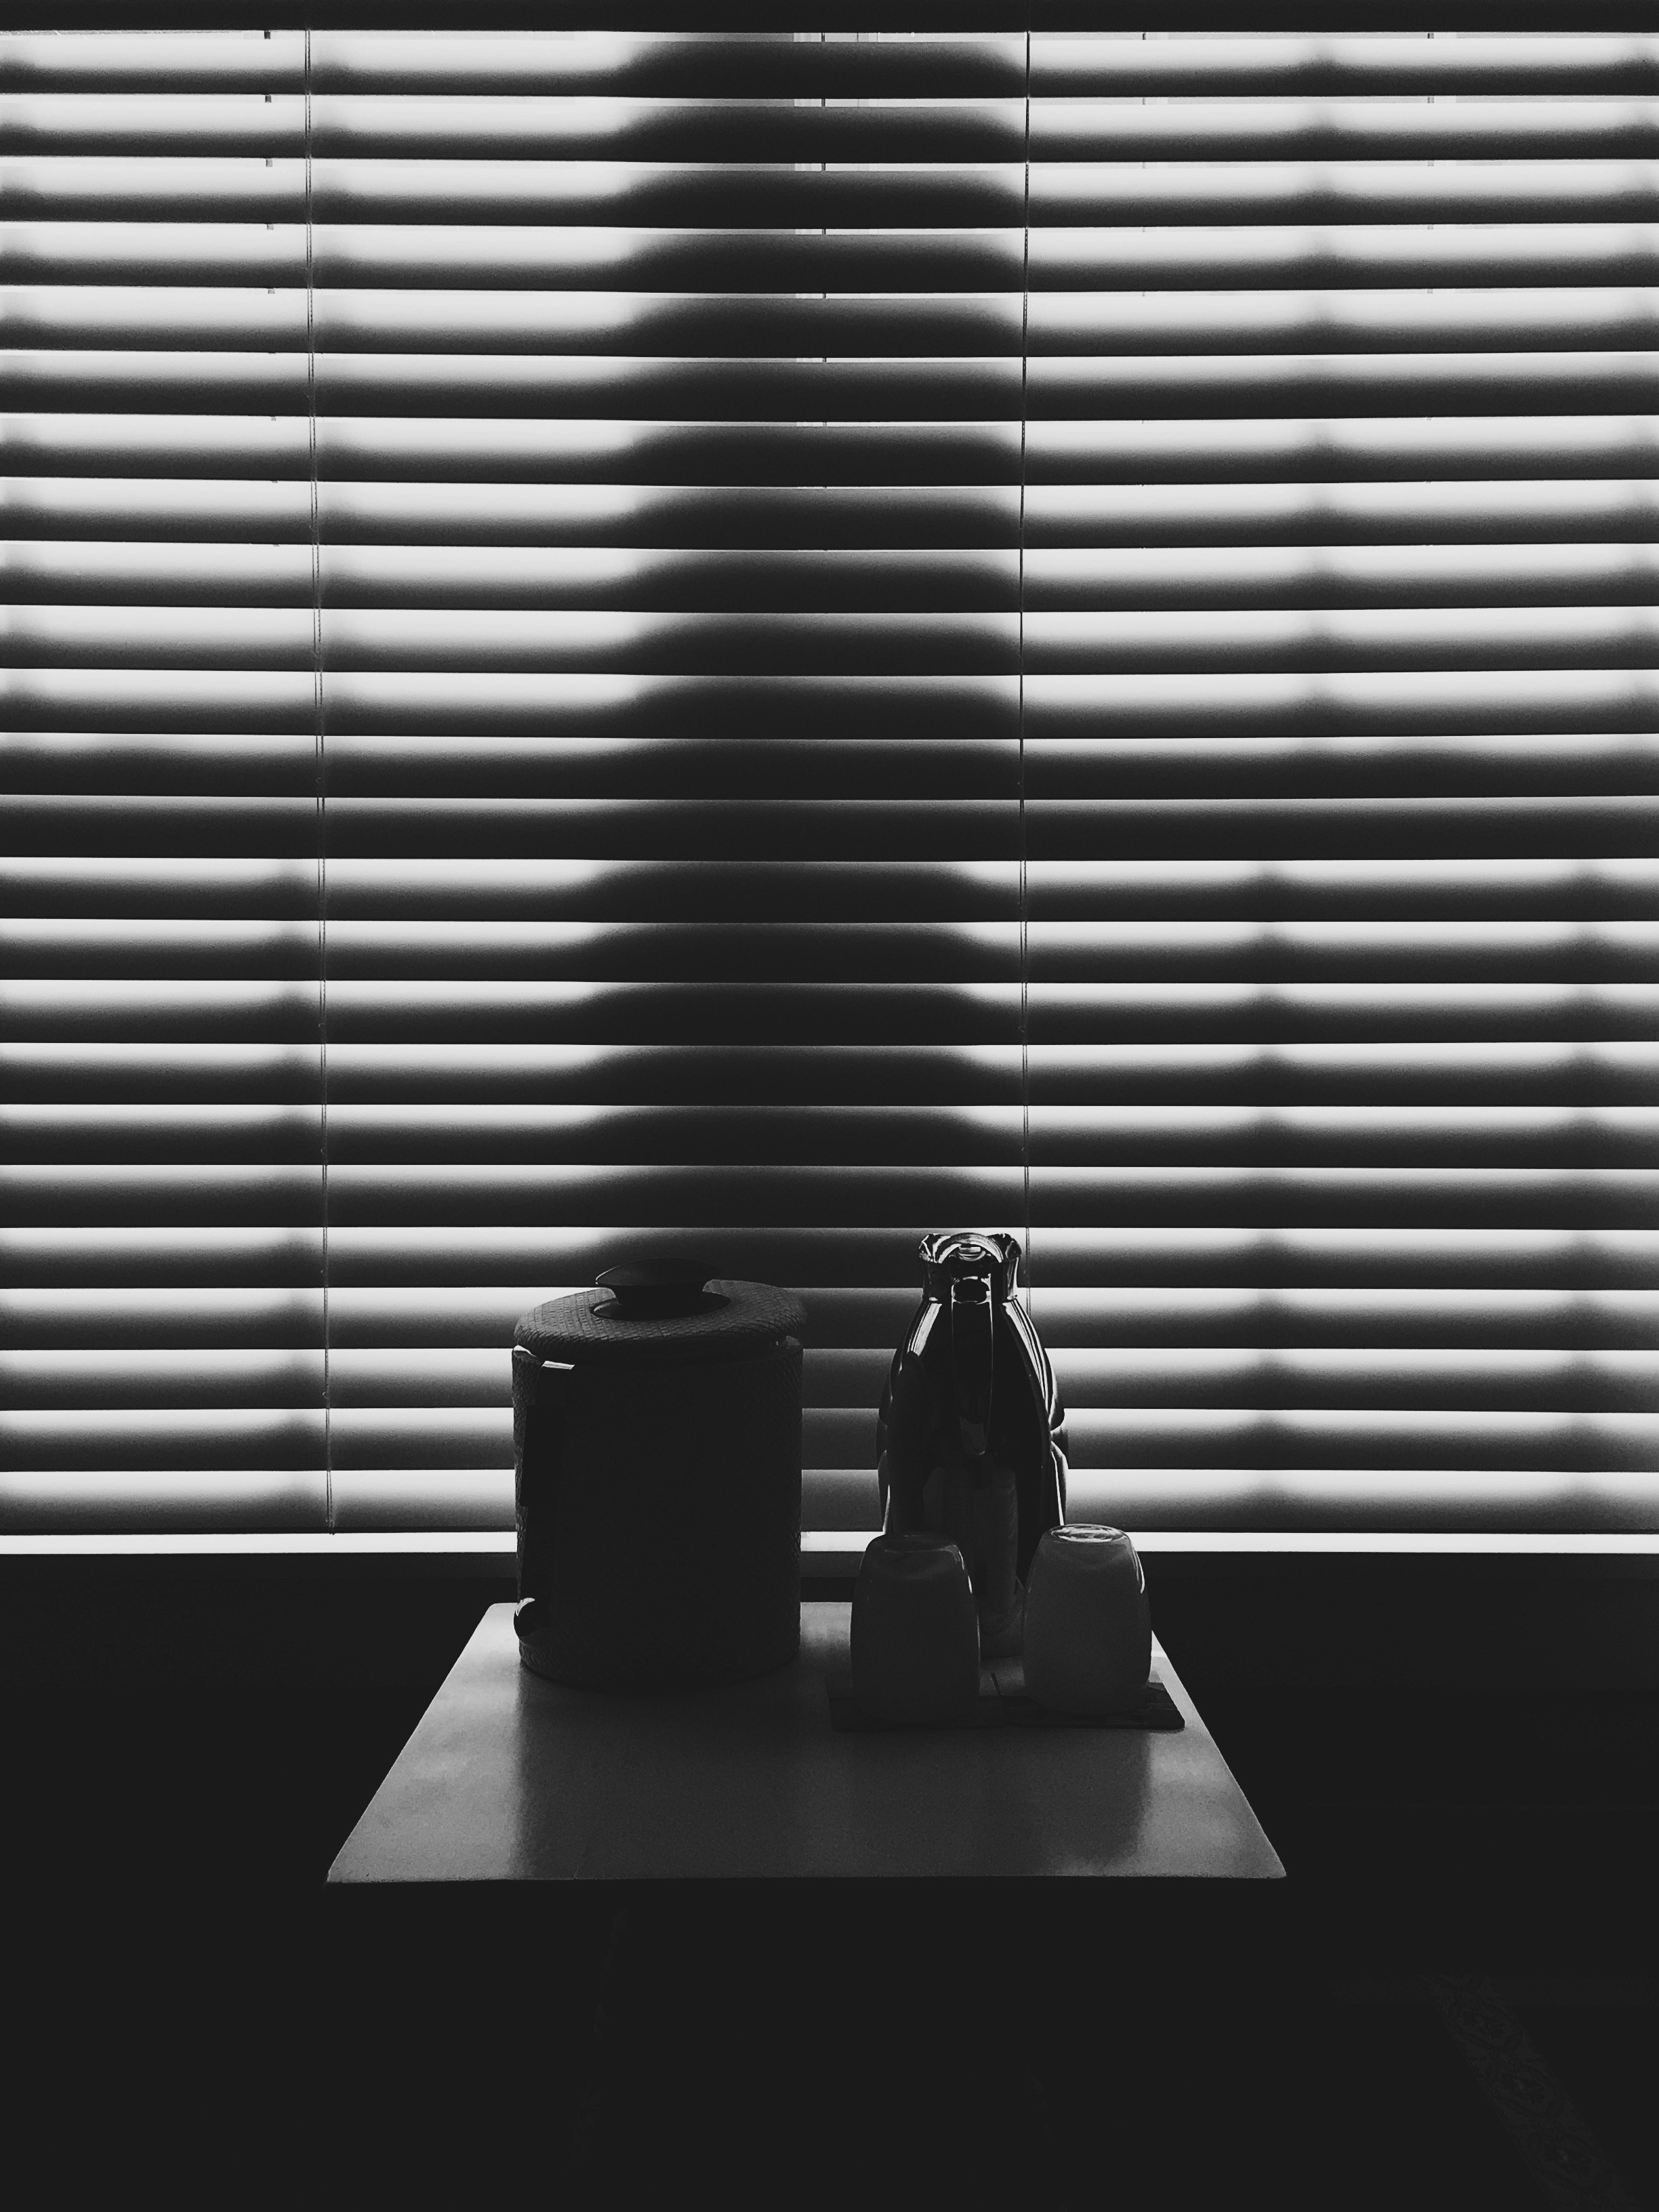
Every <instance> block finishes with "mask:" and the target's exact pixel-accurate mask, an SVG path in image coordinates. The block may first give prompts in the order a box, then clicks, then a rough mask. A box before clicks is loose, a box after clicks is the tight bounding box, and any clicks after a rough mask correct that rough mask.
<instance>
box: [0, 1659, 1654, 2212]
mask: <svg viewBox="0 0 1659 2212" xmlns="http://www.w3.org/2000/svg"><path fill="white" fill-rule="evenodd" d="M1189 1686H1190V1687H1191V1688H1192V1689H1193V1691H1194V1696H1195V1697H1196V1698H1197V1699H1198V1701H1199V1704H1200V1709H1201V1710H1202V1711H1204V1713H1205V1716H1206V1719H1207V1720H1208V1721H1209V1723H1210V1724H1211V1726H1212V1729H1213V1731H1214V1733H1215V1735H1216V1736H1217V1738H1218V1741H1219V1742H1220V1744H1221V1746H1222V1748H1223V1750H1224V1752H1225V1754H1226V1755H1227V1757H1228V1759H1229V1760H1230V1762H1231V1765H1232V1766H1233V1769H1234V1771H1235V1772H1236V1773H1237V1777H1238V1778H1239V1780H1240V1782H1241V1783H1242V1784H1243V1787H1244V1788H1245V1790H1246V1791H1247V1793H1248V1794H1249V1796H1250V1799H1251V1802H1253V1804H1254V1805H1255V1808H1256V1810H1257V1812H1258V1814H1260V1816H1261V1820H1262V1822H1263V1824H1264V1826H1266V1827H1267V1832H1268V1833H1269V1834H1270V1835H1271V1837H1272V1838H1273V1841H1274V1843H1275V1844H1276V1845H1277V1847H1278V1849H1279V1853H1280V1856H1281V1857H1282V1858H1283V1860H1284V1862H1285V1866H1286V1868H1287V1869H1288V1872H1289V1875H1290V1880H1289V1881H1287V1882H1286V1883H1285V1885H1283V1886H1282V1887H1279V1886H1275V1895H1274V1897H1273V1901H1272V1905H1271V1908H1270V1909H1269V1910H1268V1911H1267V1913H1266V1917H1259V1918H1257V1919H1255V1920H1253V1921H1250V1922H1248V1923H1237V1924H1235V1923H1231V1922H1230V1923H1227V1924H1225V1925H1222V1924H1220V1923H1215V1924H1209V1923H1206V1924H1205V1925H1204V1926H1203V1927H1202V1928H1200V1929H1198V1931H1197V1932H1196V1934H1194V1930H1193V1923H1192V1916H1191V1911H1190V1909H1189V1905H1185V1904H1183V1903H1182V1900H1180V1899H1177V1900H1176V1907H1175V1908H1173V1909H1172V1908H1171V1907H1170V1904H1169V1901H1168V1900H1167V1899H1154V1898H1151V1897H1148V1898H1145V1899H1143V1898H1142V1897H1140V1896H1139V1895H1135V1896H1131V1897H1128V1898H1123V1897H1118V1896H1109V1897H1107V1898H1105V1899H1090V1900H1085V1901H1082V1902H1079V1900H1078V1899H1076V1898H1075V1897H1072V1896H1066V1895H1062V1894H1060V1891H1059V1890H1058V1889H1057V1890H1056V1892H1055V1893H1054V1894H1053V1895H1050V1896H1046V1897H1039V1898H1037V1899H1026V1900H1024V1901H1022V1902H1020V1903H1019V1904H1018V1906H1015V1905H1011V1904H1010V1902H1009V1901H1008V1900H1007V1899H1006V1898H1002V1897H985V1896H981V1895H979V1894H977V1893H971V1892H963V1893H954V1892H953V1893H951V1894H950V1895H949V1896H948V1897H945V1898H936V1899H931V1900H929V1901H928V1902H927V1905H925V1906H921V1907H919V1906H918V1904H917V1901H916V1899H915V1895H914V1893H906V1894H903V1895H894V1894H890V1893H885V1892H883V1893H874V1892H872V1893H867V1894H866V1893H860V1894H859V1896H858V1897H857V1898H856V1899H853V1900H851V1901H847V1900H843V1901H842V1902H840V1903H839V1904H836V1903H826V1902H825V1901H824V1900H823V1899H810V1898H806V1897H804V1896H802V1895H801V1894H800V1893H793V1894H788V1895H779V1894H769V1893H763V1894H761V1895H759V1896H744V1897H739V1898H732V1897H721V1898H712V1899H711V1898H710V1897H709V1896H708V1894H707V1893H689V1894H674V1895H666V1894H665V1895H660V1896H659V1895H654V1894H653V1895H652V1896H649V1897H647V1898H645V1899H640V1898H639V1897H637V1896H636V1897H635V1898H634V1899H630V1900H627V1901H626V1902H623V1901H622V1900H619V1899H615V1898H613V1897H611V1896H607V1895H605V1894H602V1893H596V1894H592V1895H584V1896H581V1897H577V1898H571V1897H566V1896H562V1895H559V1896H554V1897H551V1898H542V1897H539V1896H538V1897H534V1898H532V1899H528V1900H525V1899H513V1898H510V1897H508V1898H500V1897H492V1896H489V1895H476V1896H475V1895H471V1894H470V1893H459V1894H452V1895H447V1896H446V1897H445V1898H443V1899H441V1900H438V1901H437V1908H438V1909H437V1914H436V1917H435V1908H434V1906H433V1905H432V1904H431V1903H430V1902H428V1903H427V1904H425V1905H422V1904H420V1903H419V1901H418V1900H410V1899H402V1900H393V1901H392V1909H391V1910H388V1911H375V1912H374V1913H366V1912H365V1911H363V1910H362V1907H363V1905H364V1904H365V1903H366V1902H367V1903H368V1904H376V1903H379V1902H381V1901H380V1900H374V1899H369V1900H363V1899H354V1898H351V1897H343V1896H340V1895H326V1896H325V1894H324V1893H323V1888H322V1883H323V1876H324V1875H325V1871H326V1869H327V1866H328V1863H329V1862H330V1860H331V1857H332V1856H333V1854H334V1852H335V1850H337V1847H338V1845H339V1844H340V1843H341V1841H342V1840H343V1838H344V1836H345V1834H346V1833H347V1832H348V1830H349V1828H350V1826H352V1824H353V1822H354V1820H355V1819H356V1815H357V1814H358V1813H359V1812H360V1811H361V1810H362V1807H363V1805H364V1803H365V1802H367V1800H368V1797H369V1796H370V1795H371V1794H372V1792H373V1790H374V1786H375V1784H376V1783H377V1782H378V1781H379V1779H380V1776H381V1774H382V1773H383V1772H384V1771H385V1769H386V1766H387V1765H389V1764H390V1762H391V1760H392V1758H393V1757H394V1756H395V1754H396V1753H397V1751H398V1747H400V1745H401V1744H402V1742H403V1741H404V1738H405V1736H406V1735H407V1734H408V1733H409V1731H410V1729H411V1728H412V1726H413V1724H414V1723H415V1721H416V1719H417V1718H418V1717H419V1714H420V1712H421V1711H422V1709H423V1707H424V1705H425V1703H426V1700H427V1697H428V1690H427V1688H426V1687H421V1688H417V1689H410V1690H408V1691H398V1692H369V1691H362V1690H357V1691H332V1692H323V1691H315V1690H313V1691H300V1690H285V1691H273V1690H252V1691H238V1692H234V1693H230V1692H223V1693H210V1692H204V1691H200V1690H197V1691H191V1692H183V1691H179V1690H177V1689H174V1690H169V1691H166V1692H159V1691H158V1692H149V1693H148V1694H143V1695H137V1694H134V1695H131V1696H129V1697H125V1698H122V1697H118V1696H114V1695H106V1694H102V1693H99V1694H96V1695H93V1694H89V1693H86V1692H77V1693H76V1695H74V1696H73V1697H59V1698H57V1699H47V1698H46V1697H44V1696H42V1695H41V1694H40V1693H39V1692H18V1691H9V1692H4V1693H3V1698H4V1703H3V1705H0V1713H3V1723H4V1728H3V1748H4V1770H3V1771H4V1774H5V1815H4V1819H5V1831H6V1874H7V1881H6V1885H5V1895H6V1897H7V1899H8V1900H9V1904H8V1917H9V1929H10V1933H9V1939H8V1942H7V1944H6V1957H7V1960H8V1968H7V1974H6V1985H7V1998H6V2003H7V2011H8V2015H9V2020H10V2021H11V2023H12V2029H13V2038H14V2040H15V2044H16V2047H17V2048H18V2049H19V2051H21V2055H22V2060H23V2063H22V2065H21V2068H19V2069H14V2071H13V2072H12V2073H11V2075H9V2087H10V2089H11V2092H12V2098H11V2110H12V2112H13V2114H14V2116H15V2117H14V2118H13V2119H12V2120H10V2121H9V2123H8V2124H9V2126H10V2127H11V2128H12V2129H13V2130H14V2135H15V2131H16V2130H17V2129H18V2128H19V2127H21V2130H22V2132H23V2134H24V2136H27V2133H28V2131H29V2130H30V2129H31V2127H34V2128H37V2129H38V2130H40V2135H41V2138H42V2140H43V2141H46V2142H50V2144H51V2145H52V2148H53V2151H54V2154H55V2155H56V2157H57V2158H58V2160H59V2162H60V2166H61V2169H62V2171H63V2172H64V2177H65V2186H66V2187H68V2186H69V2184H70V2181H71V2180H72V2179H73V2177H74V2176H75V2175H76V2174H77V2173H81V2174H82V2175H83V2176H89V2175H90V2174H91V2172H92V2171H93V2168H94V2166H104V2167H106V2170H121V2171H124V2172H126V2173H127V2174H128V2176H129V2178H130V2179H131V2180H132V2181H133V2182H134V2183H135V2184H136V2182H137V2179H138V2178H139V2177H141V2176H143V2175H146V2174H149V2175H151V2176H160V2177H162V2178H164V2179H166V2180H167V2182H168V2184H169V2185H170V2186H171V2187H172V2189H173V2191H174V2193H175V2194H182V2195H184V2196H185V2197H189V2196H191V2195H192V2194H194V2193H197V2191H198V2190H199V2191H200V2192H202V2193H204V2194H207V2195H210V2196H213V2197H222V2194H223V2190H224V2186H225V2185H226V2181H225V2178H226V2176H227V2175H228V2174H236V2175H240V2176H242V2177H243V2178H244V2179H246V2180H247V2181H249V2182H250V2183H251V2182H252V2181H254V2180H261V2181H263V2180H267V2179H269V2180H274V2179H276V2177H277V2176H279V2175H281V2174H282V2173H283V2172H290V2173H291V2174H293V2175H295V2176H296V2177H298V2176H304V2175H307V2174H308V2175H309V2176H310V2177H311V2180H310V2183H309V2184H308V2185H307V2186H308V2188H309V2190H310V2191H311V2193H321V2194H322V2195H323V2196H324V2197H325V2199H326V2198H327V2197H328V2194H329V2191H328V2189H327V2188H326V2187H325V2186H324V2185H323V2183H322V2181H321V2179H319V2177H320V2176H321V2175H322V2174H324V2173H325V2172H326V2173H328V2174H332V2175H337V2176H338V2177H339V2178H340V2183H341V2186H342V2187H343V2189H346V2190H349V2191H350V2192H351V2193H362V2191H373V2193H374V2195H376V2196H377V2197H378V2196H379V2195H380V2194H381V2193H382V2192H383V2191H385V2190H386V2188H387V2187H388V2186H389V2185H391V2184H392V2180H393V2179H394V2178H396V2177H402V2178H403V2179H405V2180H407V2179H419V2180H421V2181H422V2182H426V2181H430V2182H433V2183H434V2184H439V2183H445V2185H446V2186H447V2185H448V2184H447V2182H446V2179H445V2178H446V2177H449V2178H450V2179H451V2180H453V2186H454V2188H455V2189H456V2190H457V2191H459V2188H460V2187H461V2186H462V2185H464V2184H465V2185H466V2186H467V2193H468V2194H469V2196H471V2195H475V2194H476V2193H477V2191H476V2187H475V2186H474V2184H476V2183H477V2181H478V2180H479V2179H480V2177H483V2178H486V2179H489V2178H493V2179H494V2180H495V2181H498V2182H499V2183H500V2184H501V2186H503V2187H504V2188H510V2189H511V2190H512V2191H513V2195H514V2197H530V2198H533V2200H534V2201H535V2202H536V2203H538V2204H540V2203H590V2202H591V2203H604V2202H616V2203H629V2202H632V2201H641V2200H642V2198H643V2197H645V2195H646V2194H647V2193H649V2194H650V2196H651V2197H653V2200H654V2198H655V2197H657V2196H658V2195H659V2194H660V2193H661V2190H662V2188H663V2186H664V2185H666V2187H667V2190H668V2191H669V2197H668V2201H670V2202H672V2201H674V2199H675V2197H677V2196H678V2195H679V2194H687V2193H689V2192H690V2189H691V2187H692V2186H693V2185H696V2187H697V2189H698V2191H699V2193H700V2194H701V2193H704V2191H706V2189H707V2187H708V2185H710V2184H712V2185H714V2186H716V2187H718V2189H719V2190H720V2194H721V2196H722V2197H723V2199H724V2200H725V2201H726V2202H727V2203H741V2202H751V2201H752V2202H755V2203H795V2202H799V2201H802V2200H805V2201H809V2202H811V2201H817V2199H819V2198H820V2197H823V2198H825V2199H827V2198H829V2197H840V2196H842V2195H843V2194H845V2192H846V2191H847V2190H848V2189H855V2190H856V2191H857V2193H858V2194H859V2195H860V2196H861V2197H864V2198H866V2199H871V2200H873V2201H876V2202H881V2201H883V2199H884V2197H887V2196H888V2195H889V2193H891V2194H892V2195H893V2196H894V2197H897V2196H898V2195H899V2194H901V2193H903V2194H906V2195H908V2197H909V2198H910V2201H912V2202H913V2203H916V2204H917V2205H918V2206H932V2205H933V2204H936V2203H945V2202H946V2201H948V2200H953V2199H957V2198H958V2197H961V2198H963V2200H964V2201H971V2202H972V2203H975V2204H979V2203H987V2204H1004V2203H1006V2204H1009V2205H1031V2206H1036V2207H1042V2208H1045V2212H1046V2209H1047V2208H1070V2207H1075V2208H1082V2207H1084V2206H1085V2205H1086V2206H1090V2207H1093V2206H1097V2205H1106V2204H1109V2203H1120V2202H1121V2203H1125V2204H1128V2203H1135V2204H1138V2205H1147V2206H1176V2207H1179V2206H1182V2205H1185V2204H1188V2203H1191V2204H1194V2205H1203V2206H1205V2207H1206V2208H1207V2207H1209V2206H1210V2205H1212V2204H1214V2203H1243V2202H1245V2201H1246V2200H1247V2199H1248V2200H1249V2201H1250V2202H1252V2203H1254V2202H1263V2203H1268V2202H1271V2203H1273V2204H1275V2205H1279V2206H1289V2205H1297V2206H1300V2205H1304V2204H1305V2205H1308V2206H1314V2205H1318V2206H1320V2207H1322V2208H1325V2207H1341V2208H1347V2207H1355V2208H1359V2207H1366V2208H1368V2207H1371V2206H1376V2207H1378V2208H1381V2207H1385V2206H1386V2207H1389V2208H1390V2212H1394V2208H1408V2212H1437V2208H1440V2207H1447V2208H1450V2207H1453V2206H1455V2207H1458V2208H1459V2212H1463V2209H1464V2208H1469V2207H1476V2208H1479V2207H1482V2206H1498V2207H1501V2206H1507V2205H1514V2206H1516V2207H1517V2208H1523V2207H1537V2206H1555V2205H1580V2204H1583V2205H1604V2206H1611V2207H1613V2208H1614V2212H1617V2208H1618V2207H1620V2206H1621V2205H1630V2204H1654V2205H1659V2128H1656V2124H1655V2112H1656V2109H1659V2092H1656V2088H1655V2084H1656V2081H1659V2066H1656V2060H1659V2036H1656V2021H1659V2015H1656V2011H1655V2009H1654V1994H1655V1990H1656V1987H1659V1968H1656V1950H1659V1903H1656V1899H1659V1884H1656V1880H1655V1869H1656V1868H1659V1696H1656V1695H1654V1694H1652V1693H1645V1694H1642V1695H1634V1694H1631V1695H1626V1694H1617V1695H1606V1694H1598V1693H1588V1692H1575V1693H1572V1694H1571V1695H1563V1696H1560V1697H1558V1698H1550V1697H1540V1696H1536V1695H1520V1694H1504V1695H1498V1694H1486V1695H1480V1694H1476V1693H1468V1694H1462V1695H1455V1696H1454V1695H1446V1694H1440V1693H1436V1694H1432V1695H1431V1694H1428V1693H1422V1694H1412V1693H1407V1694H1403V1695H1402V1694H1401V1693H1399V1692H1371V1693H1360V1692H1340V1693H1339V1692H1331V1693H1322V1694H1314V1693H1309V1692H1295V1693H1291V1692H1273V1693H1271V1694H1269V1693H1261V1692H1252V1693H1249V1694H1245V1693H1239V1692H1232V1693H1229V1692H1227V1691H1226V1690H1225V1688H1224V1687H1223V1686H1221V1685H1219V1684H1216V1683H1209V1684H1206V1683H1205V1682H1203V1681H1201V1680H1200V1681H1191V1682H1189ZM619 1903H621V1904H622V1906H623V1917H622V1918H621V1919H620V1920H618V1919H617V1916H616V1908H617V1905H618V1904H619ZM399 1905H401V1906H402V1907H403V1908H404V1909H402V1910H398V1909H396V1908H397V1907H398V1906H399ZM319 2160H324V2161H325V2164H324V2165H321V2166H319V2163H318V2161H319ZM469 2177H471V2180H470V2181H469V2179H468V2178H469ZM677 2184H678V2188H677V2187H676V2185H677ZM1120 2191H1122V2192H1125V2193H1123V2194H1121V2195H1120V2194H1119V2192H1120ZM969 2192H971V2196H970V2197H969ZM70 2193H71V2194H73V2193H74V2191H73V2190H72V2189H71V2190H70Z"/></svg>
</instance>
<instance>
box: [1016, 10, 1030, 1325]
mask: <svg viewBox="0 0 1659 2212" xmlns="http://www.w3.org/2000/svg"><path fill="white" fill-rule="evenodd" d="M1021 213H1022V216H1023V220H1024V246H1023V247H1022V250H1021V260H1020V303H1019V648H1018V650H1019V707H1018V725H1019V1158H1020V1182H1021V1191H1022V1197H1023V1200H1024V1206H1023V1226H1024V1232H1025V1297H1026V1303H1027V1304H1028V1305H1029V1304H1030V1297H1031V1023H1030V996H1031V972H1030V894H1029V887H1028V884H1027V871H1026V854H1025V399H1026V387H1027V384H1028V381H1029V378H1030V345H1029V338H1030V321H1031V32H1030V24H1029V22H1028V24H1027V26H1026V31H1025V186H1024V203H1023V206H1022V210H1021Z"/></svg>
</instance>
